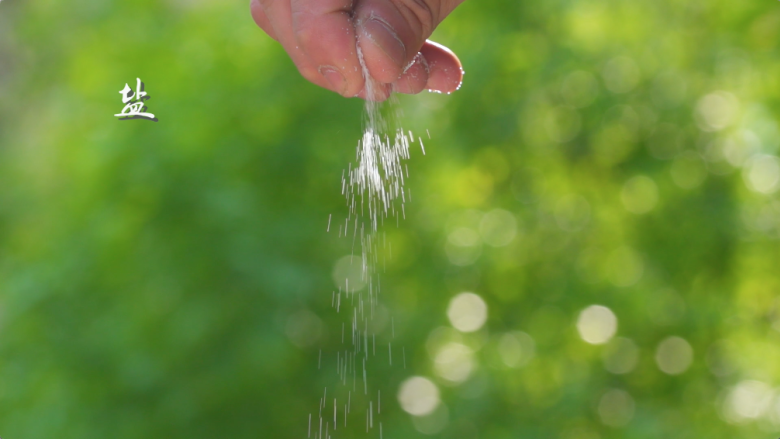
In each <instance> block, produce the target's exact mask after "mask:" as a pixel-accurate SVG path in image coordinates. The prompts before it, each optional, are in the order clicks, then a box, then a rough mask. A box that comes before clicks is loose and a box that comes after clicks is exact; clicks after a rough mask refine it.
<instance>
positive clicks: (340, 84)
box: [319, 66, 347, 94]
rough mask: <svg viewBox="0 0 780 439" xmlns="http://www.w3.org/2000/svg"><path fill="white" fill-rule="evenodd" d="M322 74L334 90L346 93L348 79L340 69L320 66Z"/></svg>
mask: <svg viewBox="0 0 780 439" xmlns="http://www.w3.org/2000/svg"><path fill="white" fill-rule="evenodd" d="M319 71H320V75H322V76H323V77H324V78H325V80H327V81H328V84H330V86H331V87H333V90H334V91H335V92H336V93H338V94H344V89H346V88H347V80H346V79H344V75H342V74H341V72H339V71H338V69H336V68H335V67H331V66H320V68H319Z"/></svg>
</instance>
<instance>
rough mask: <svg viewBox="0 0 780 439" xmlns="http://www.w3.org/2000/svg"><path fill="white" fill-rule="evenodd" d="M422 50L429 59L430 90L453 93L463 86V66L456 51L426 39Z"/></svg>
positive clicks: (428, 84)
mask: <svg viewBox="0 0 780 439" xmlns="http://www.w3.org/2000/svg"><path fill="white" fill-rule="evenodd" d="M420 52H421V53H422V54H423V56H424V57H425V59H426V60H427V61H428V68H429V74H428V83H427V84H426V88H427V89H428V90H431V91H435V92H440V93H452V92H454V91H456V90H458V89H459V88H460V87H461V85H462V83H463V74H464V72H463V66H462V65H461V63H460V60H459V59H458V57H457V56H456V55H455V53H453V52H452V51H451V50H450V49H448V48H447V47H445V46H442V45H441V44H437V43H434V42H432V41H426V43H425V44H424V45H423V48H422V49H421V51H420Z"/></svg>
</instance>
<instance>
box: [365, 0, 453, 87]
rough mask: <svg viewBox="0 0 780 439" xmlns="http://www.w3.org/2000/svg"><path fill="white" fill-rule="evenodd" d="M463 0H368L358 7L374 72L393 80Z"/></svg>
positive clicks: (369, 65)
mask: <svg viewBox="0 0 780 439" xmlns="http://www.w3.org/2000/svg"><path fill="white" fill-rule="evenodd" d="M462 2H463V0H364V1H361V2H359V3H358V6H357V8H356V10H355V25H356V30H357V37H358V45H359V47H360V49H361V51H362V52H363V58H364V61H365V63H366V67H367V68H368V70H369V72H370V73H371V76H372V77H373V78H374V79H376V80H377V81H379V82H381V83H385V84H389V83H393V82H395V81H396V80H398V78H400V77H401V74H402V73H403V72H404V69H405V68H406V67H407V66H408V65H409V64H410V63H412V62H413V61H414V59H415V56H417V53H418V52H420V49H421V48H422V47H423V44H424V43H425V41H426V39H427V38H428V37H430V36H431V33H433V30H434V29H435V28H436V26H438V25H439V23H441V21H442V20H444V18H446V17H447V15H449V13H450V12H452V11H453V10H454V9H455V7H457V6H458V5H459V4H460V3H462Z"/></svg>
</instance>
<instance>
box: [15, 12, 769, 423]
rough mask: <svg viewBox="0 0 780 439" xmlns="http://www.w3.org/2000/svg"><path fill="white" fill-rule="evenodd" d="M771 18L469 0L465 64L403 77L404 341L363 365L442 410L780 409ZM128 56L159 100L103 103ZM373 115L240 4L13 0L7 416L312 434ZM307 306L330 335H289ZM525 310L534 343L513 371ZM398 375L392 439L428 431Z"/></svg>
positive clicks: (636, 419)
mask: <svg viewBox="0 0 780 439" xmlns="http://www.w3.org/2000/svg"><path fill="white" fill-rule="evenodd" d="M778 29H780V11H779V10H778V9H777V4H776V3H771V2H746V1H722V0H719V1H710V2H705V1H703V0H693V1H679V0H660V1H655V2H636V1H629V0H588V1H585V0H570V1H548V2H542V1H536V2H518V1H509V0H479V1H477V0H472V1H470V2H466V3H464V4H463V5H462V7H461V8H460V9H458V10H457V11H455V12H454V13H453V14H452V16H451V17H450V18H449V19H448V20H447V21H446V22H445V23H444V24H442V26H440V28H439V29H438V30H437V33H436V35H434V39H436V40H437V41H440V42H442V43H444V44H446V45H448V46H449V47H451V48H452V49H453V50H455V51H456V52H457V53H458V54H459V55H460V56H461V59H462V61H463V64H464V67H465V70H466V76H465V82H464V84H463V87H462V89H461V90H460V91H458V92H457V93H455V94H453V95H450V96H442V95H435V94H425V95H420V96H403V97H401V98H400V101H401V103H400V106H401V108H402V109H403V113H404V115H403V116H402V117H401V124H402V125H403V127H404V128H405V129H410V130H412V131H413V132H414V133H415V134H416V135H419V136H421V137H422V138H423V141H424V142H425V147H426V153H427V154H426V155H422V153H421V152H420V150H419V147H418V146H417V145H413V147H412V148H413V151H412V159H411V160H410V161H409V162H408V165H409V173H410V178H409V179H408V180H407V187H408V188H409V189H410V190H411V193H412V201H411V203H408V204H407V205H406V220H405V221H401V222H400V223H399V224H398V225H397V226H396V225H395V224H392V222H388V224H386V225H385V231H386V233H387V240H388V241H389V242H390V243H391V247H392V249H393V255H392V256H391V257H389V256H388V258H387V261H386V265H385V267H384V269H383V270H384V271H383V272H382V275H381V276H382V278H381V282H382V296H383V300H384V301H385V305H386V306H387V309H388V310H389V313H390V314H392V315H393V316H394V322H395V323H394V324H395V329H396V336H397V339H398V343H399V345H401V344H402V345H404V346H405V349H406V355H407V360H408V367H407V369H406V370H401V371H399V370H389V369H388V370H387V371H385V372H383V373H382V374H377V375H376V376H374V377H373V379H376V380H379V381H382V382H385V381H386V384H387V386H388V388H389V389H397V386H398V384H399V383H400V381H401V380H403V379H405V378H407V377H408V376H411V375H423V376H428V377H431V378H432V379H433V380H434V381H435V382H437V383H438V384H439V385H440V388H441V389H442V401H443V403H444V404H446V406H447V407H448V409H449V423H448V424H447V425H446V426H445V427H444V429H443V431H442V432H441V433H439V434H438V436H439V437H446V438H456V437H457V438H464V439H471V438H476V437H480V438H491V439H509V438H518V437H523V438H567V439H598V438H604V439H606V438H636V439H643V438H648V439H649V438H658V437H672V438H690V437H698V438H703V437H730V438H755V437H759V436H763V437H771V434H773V433H772V432H773V431H775V432H776V431H777V430H778V429H780V409H779V408H778V407H780V404H778V402H780V399H778V398H780V396H778V394H776V393H775V392H774V391H773V390H772V389H773V388H774V387H775V386H778V385H780V368H778V367H777V365H778V364H780V349H778V342H780V332H779V331H780V300H778V293H780V276H778V267H780V251H779V249H780V246H778V243H779V241H778V240H779V239H780V198H778V193H780V192H778V191H777V190H778V188H780V183H778V182H777V179H778V178H780V175H779V174H778V173H780V168H778V161H777V158H776V157H777V154H778V146H780V130H779V129H778V125H777V117H778V114H780V79H778V78H780V63H778V61H777V60H778V52H777V46H776V42H777V41H778V38H780V35H778V33H779V32H780V31H779V30H778ZM137 77H140V78H142V79H143V80H144V82H145V83H146V90H147V92H148V93H149V95H150V96H151V97H152V99H151V100H150V101H148V103H147V105H148V107H149V111H150V112H152V113H155V114H156V115H157V117H158V118H159V119H160V122H159V123H152V122H147V121H143V120H133V121H122V122H119V121H117V120H116V118H114V117H113V116H112V115H113V114H115V113H117V112H119V111H120V110H121V101H120V98H119V96H118V93H117V91H119V90H120V89H121V88H122V87H123V85H124V84H125V83H130V84H131V86H132V85H133V84H134V82H135V78H137ZM361 112H362V103H361V102H360V101H358V100H346V99H342V98H340V97H338V96H336V95H334V94H332V93H329V92H327V91H324V90H320V89H318V88H317V87H315V86H313V85H311V84H308V83H307V82H305V81H304V80H303V79H302V78H301V77H300V76H299V75H298V74H297V71H296V70H295V69H294V67H293V66H292V64H291V62H290V61H289V60H288V59H287V56H286V54H285V53H284V52H283V51H282V50H281V48H280V47H278V45H277V44H276V43H275V42H274V41H272V40H271V39H270V38H268V37H266V36H265V35H264V34H263V33H262V32H261V31H260V30H259V29H257V28H256V26H255V25H254V23H253V22H252V20H251V18H250V16H249V11H248V8H247V7H246V6H245V5H243V4H240V3H239V4H236V3H235V2H218V1H213V0H165V1H156V2H152V1H134V2H106V1H97V0H88V1H80V2H54V1H50V0H43V1H37V2H21V1H15V0H5V1H3V2H2V3H0V182H2V183H0V435H2V436H3V437H4V438H12V439H14V438H18V439H37V438H52V437H58V438H73V439H92V438H94V439H103V438H107V437H111V438H117V439H122V438H128V439H129V438H133V439H137V438H142V437H143V438H163V437H166V438H188V439H197V438H212V437H229V438H250V437H251V438H255V437H263V438H264V437H273V438H287V437H289V438H293V437H295V438H300V437H304V436H303V435H304V434H305V428H306V417H307V415H308V413H309V412H310V411H311V410H312V407H313V406H315V405H316V403H317V400H318V399H319V397H320V396H319V395H320V393H321V391H322V387H323V384H324V383H326V382H327V380H326V377H324V371H323V372H321V371H318V370H317V367H316V365H317V360H318V353H319V348H320V346H325V348H326V349H327V348H328V347H331V346H333V345H334V343H336V339H337V338H338V336H337V333H338V331H339V330H338V327H339V325H340V323H339V322H340V321H341V320H340V319H339V318H337V316H335V315H334V314H333V312H332V310H331V309H330V307H329V305H330V300H331V291H332V290H333V288H334V285H333V280H332V275H331V271H332V270H333V266H334V263H335V261H336V260H337V259H339V258H341V257H342V256H344V255H346V254H349V253H350V252H351V251H352V242H351V241H350V240H345V239H339V238H338V236H337V233H335V232H334V230H336V228H335V227H333V226H331V231H330V233H326V226H327V223H328V218H329V216H330V215H332V216H333V221H334V224H335V222H336V221H337V220H339V221H340V218H343V217H344V215H345V214H346V207H345V205H344V200H343V198H342V196H341V191H340V189H341V188H340V185H341V182H340V177H341V173H342V170H343V169H345V168H346V167H347V164H348V163H350V161H352V160H354V147H355V145H356V143H357V140H358V139H359V138H360V135H361V125H360V123H361ZM426 130H427V131H429V132H430V139H428V135H427V134H424V133H426ZM496 209H500V210H498V211H497V210H496ZM504 211H505V212H509V213H511V214H512V215H513V217H514V218H515V219H516V226H514V227H513V226H511V225H509V226H508V225H506V224H505V223H496V224H499V225H497V226H495V227H497V229H495V230H494V229H491V227H493V226H491V224H493V223H490V220H486V219H485V218H499V217H498V216H496V215H502V214H503V213H504ZM490 215H493V216H490ZM501 224H504V225H501ZM502 227H503V229H502ZM509 229H511V230H513V231H515V235H514V236H513V238H512V237H510V238H507V239H509V241H506V240H502V239H500V238H499V237H496V236H494V235H491V233H499V234H500V233H509V232H507V230H509ZM491 230H492V231H491ZM496 230H497V231H496ZM469 233H471V235H469ZM510 235H511V233H510ZM469 236H472V237H473V236H476V237H477V238H476V240H474V239H472V240H469V239H467V238H468V237H469ZM491 236H492V238H491ZM491 240H493V241H494V242H492V243H493V244H496V243H497V244H500V245H496V246H493V245H490V244H491ZM463 291H473V292H475V293H477V294H479V295H480V296H481V297H482V298H483V299H484V300H485V301H486V302H487V304H488V309H489V319H488V322H487V324H486V325H485V327H483V328H482V329H481V330H480V331H478V332H477V333H474V334H470V335H467V336H464V337H465V338H464V339H463V340H462V342H463V343H465V344H467V345H469V346H471V347H472V348H473V349H474V350H475V354H474V359H473V361H474V362H475V364H476V365H477V366H476V370H475V371H474V372H473V373H472V374H471V377H470V378H469V379H468V380H466V381H465V382H463V383H459V384H457V385H456V384H452V383H449V384H448V383H447V382H446V380H444V379H443V378H441V377H440V376H438V375H437V370H436V368H435V365H434V361H433V358H432V357H433V356H435V353H436V346H435V343H433V342H432V341H431V334H436V333H437V332H434V331H435V330H436V329H437V328H440V327H449V326H450V322H449V321H448V319H447V315H446V310H447V306H448V303H449V300H450V299H451V298H452V297H453V296H455V295H456V294H457V293H460V292H463ZM593 304H599V305H603V306H606V307H608V308H609V309H611V310H612V311H613V312H614V314H615V315H616V317H617V321H618V327H617V334H616V337H617V338H613V339H612V340H611V341H609V342H608V343H606V344H604V345H592V344H588V343H586V342H585V341H583V338H582V337H581V334H580V332H578V328H577V322H578V316H579V315H580V312H581V311H582V310H583V309H585V308H586V307H588V306H590V305H593ZM302 310H310V311H312V312H314V313H315V314H316V315H317V316H319V317H317V318H318V319H321V320H322V332H321V333H320V334H319V336H320V339H319V340H317V341H316V342H314V343H312V344H309V345H307V346H304V345H306V343H303V344H301V343H299V345H302V346H303V347H299V345H296V344H294V343H293V342H292V341H291V338H290V337H289V335H290V332H291V330H290V325H293V326H294V324H295V322H296V320H295V318H294V316H299V317H300V316H301V315H309V314H301V312H302ZM291 322H292V323H291ZM315 326H316V325H315ZM441 331H442V330H440V331H439V332H438V333H441ZM513 331H522V333H524V334H527V335H528V336H530V337H531V338H532V339H533V340H534V343H535V346H536V347H535V355H534V356H533V357H532V358H531V357H530V354H528V352H527V349H526V351H524V355H529V357H528V358H527V360H528V361H527V362H522V364H514V365H513V367H510V366H509V365H508V363H507V362H506V361H505V360H506V358H507V357H506V346H507V344H506V343H507V342H502V340H503V339H502V337H503V336H504V334H505V333H511V334H516V333H515V332H513ZM524 336H525V335H523V337H524ZM671 336H676V337H681V338H682V339H684V340H686V341H687V343H689V344H690V346H691V347H692V351H693V357H692V362H691V364H690V366H689V367H687V368H685V370H684V371H682V372H681V373H678V374H669V373H665V372H664V368H667V369H668V368H669V367H671V366H668V364H667V363H668V361H672V362H674V361H676V358H677V357H675V358H672V359H671V360H669V359H668V358H667V359H666V360H664V358H665V357H664V352H666V351H664V350H663V349H659V346H660V345H661V344H662V342H663V341H664V340H667V339H668V337H671ZM506 340H509V339H506ZM523 340H524V339H523ZM621 340H622V341H621ZM626 340H628V341H626ZM502 343H503V344H502ZM620 343H623V344H620ZM431 346H433V347H431ZM501 346H504V348H502V347H501ZM626 346H627V347H626ZM631 346H635V347H636V348H637V349H638V356H637V357H636V358H637V360H636V364H635V365H631V360H630V358H629V357H631V355H629V354H625V352H628V351H626V349H628V350H629V351H630V350H631ZM431 349H433V352H429V350H431ZM502 349H503V351H502ZM670 349H671V348H670ZM502 352H503V356H502ZM431 354H433V355H431ZM673 354H674V355H672V356H673V357H674V356H675V355H677V356H678V357H680V356H681V355H682V356H684V355H683V354H680V353H679V352H678V351H674V352H673ZM621 355H622V357H621ZM626 355H628V356H626ZM670 355H671V354H670ZM661 357H663V358H661ZM659 358H660V359H659ZM677 359H679V358H677ZM664 361H667V363H664ZM621 362H622V363H621ZM509 363H512V362H511V361H509ZM620 364H623V366H620ZM626 364H628V366H625V365H626ZM665 364H667V365H666V366H665ZM629 366H630V367H629ZM621 367H623V368H625V369H628V370H627V371H626V370H622V369H621ZM672 369H673V368H672ZM610 370H612V371H610ZM615 371H618V372H620V373H615ZM392 392H395V390H391V393H390V395H391V396H388V397H387V398H386V401H387V403H386V406H387V407H388V408H387V410H386V412H387V414H386V418H385V419H384V421H383V422H384V425H385V437H389V438H411V437H424V435H422V434H421V433H419V432H417V431H415V428H414V426H413V424H412V422H410V417H409V416H408V415H406V414H405V413H403V412H402V411H401V410H400V409H399V408H398V407H397V404H396V401H395V398H394V396H393V393H392ZM621 392H625V393H621ZM626 395H628V399H626ZM621 398H622V399H621ZM632 407H633V408H632ZM383 413H384V412H383ZM352 437H367V436H366V435H365V434H362V433H359V432H356V433H354V436H352ZM377 437H378V436H377Z"/></svg>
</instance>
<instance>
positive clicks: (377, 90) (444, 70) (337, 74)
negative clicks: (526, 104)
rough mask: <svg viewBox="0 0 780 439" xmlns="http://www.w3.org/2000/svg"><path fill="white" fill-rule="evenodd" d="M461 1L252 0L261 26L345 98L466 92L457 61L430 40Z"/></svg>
mask: <svg viewBox="0 0 780 439" xmlns="http://www.w3.org/2000/svg"><path fill="white" fill-rule="evenodd" d="M462 2H463V0H252V4H251V9H252V17H253V18H254V20H255V22H256V23H257V25H258V26H260V27H261V28H262V29H263V30H264V31H265V32H266V33H267V34H268V35H269V36H271V38H273V39H275V40H276V41H278V42H279V43H281V44H282V46H283V47H284V49H285V50H286V51H287V53H288V54H289V55H290V58H292V61H293V62H294V63H295V65H296V66H297V67H298V70H299V71H300V72H301V75H303V76H304V77H305V78H306V79H308V80H309V81H311V82H313V83H314V84H317V85H319V86H320V87H324V88H327V89H329V90H332V91H335V92H336V93H339V94H341V95H342V96H345V97H353V96H358V97H361V98H364V99H371V100H377V101H382V100H385V99H387V97H388V96H389V95H390V93H391V92H393V91H395V92H399V93H409V94H415V93H419V92H421V91H422V90H425V89H428V90H431V91H438V92H442V93H450V92H453V91H455V90H457V89H458V87H460V83H461V80H462V78H463V70H462V68H461V64H460V61H459V60H458V57H457V56H455V54H454V53H452V52H451V51H450V50H449V49H447V48H446V47H444V46H442V45H439V44H436V43H434V42H431V41H428V40H427V38H428V37H429V36H430V35H431V33H432V32H433V30H434V29H435V28H436V26H437V25H438V24H439V23H441V21H442V20H444V18H445V17H446V16H447V15H449V13H450V12H452V11H453V10H454V9H455V8H456V7H457V6H458V5H459V4H460V3H462ZM358 46H359V47H360V50H361V52H362V54H363V60H364V62H365V64H366V67H367V68H368V72H369V73H370V76H371V78H373V84H374V87H371V88H372V89H373V96H367V92H366V87H365V85H366V79H365V78H364V77H363V71H362V68H361V65H360V61H359V60H358V53H357V47H358ZM369 80H370V79H369Z"/></svg>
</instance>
